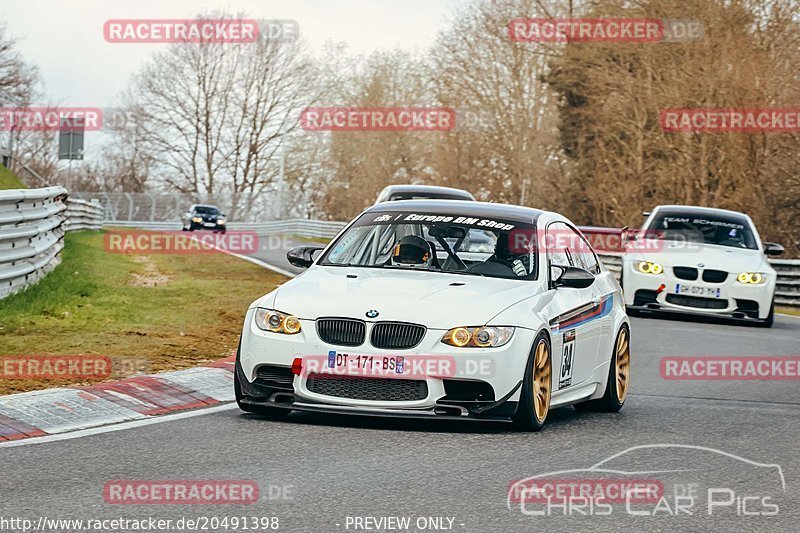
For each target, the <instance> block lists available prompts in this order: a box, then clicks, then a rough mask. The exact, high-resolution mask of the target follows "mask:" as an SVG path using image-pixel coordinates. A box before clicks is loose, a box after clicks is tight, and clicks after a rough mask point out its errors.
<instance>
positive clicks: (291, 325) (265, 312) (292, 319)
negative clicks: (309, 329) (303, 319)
mask: <svg viewBox="0 0 800 533" xmlns="http://www.w3.org/2000/svg"><path fill="white" fill-rule="evenodd" d="M254 320H255V322H256V326H257V327H258V329H261V330H264V331H271V332H272V333H284V334H286V335H295V334H297V333H300V329H301V327H300V321H299V320H298V319H297V317H296V316H292V315H290V314H287V313H284V312H281V311H276V310H274V309H264V308H263V307H259V308H258V309H256V314H255V318H254Z"/></svg>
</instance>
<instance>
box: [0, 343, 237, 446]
mask: <svg viewBox="0 0 800 533" xmlns="http://www.w3.org/2000/svg"><path fill="white" fill-rule="evenodd" d="M233 365H234V356H231V357H228V358H226V359H221V360H219V361H217V362H215V363H212V364H210V365H208V366H201V367H195V368H190V369H187V370H176V371H173V372H163V373H160V374H151V375H146V376H137V377H133V378H128V379H123V380H119V381H106V382H103V383H96V384H93V385H88V386H85V387H75V388H59V389H45V390H38V391H32V392H23V393H19V394H11V395H8V396H0V441H12V440H19V439H25V438H28V437H44V436H47V435H56V434H59V433H66V432H70V431H77V430H82V429H88V428H94V427H98V426H105V425H108V424H117V423H120V422H127V421H131V420H141V419H147V418H152V417H156V416H158V415H163V414H166V413H173V412H176V411H185V410H188V409H196V408H199V407H209V406H213V405H218V404H221V403H226V402H232V401H233V400H234V396H233Z"/></svg>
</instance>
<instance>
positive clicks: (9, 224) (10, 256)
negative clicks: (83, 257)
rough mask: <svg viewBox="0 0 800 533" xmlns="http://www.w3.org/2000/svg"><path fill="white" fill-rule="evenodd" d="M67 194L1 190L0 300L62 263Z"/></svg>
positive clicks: (55, 189) (58, 189)
mask: <svg viewBox="0 0 800 533" xmlns="http://www.w3.org/2000/svg"><path fill="white" fill-rule="evenodd" d="M66 196H67V191H66V189H64V188H63V187H45V188H43V189H12V190H7V191H0V299H2V298H5V297H6V296H8V295H10V294H12V293H14V292H17V291H19V290H22V289H24V288H25V287H28V286H30V285H33V284H34V283H36V282H37V281H39V280H40V279H41V278H42V277H44V276H45V274H47V273H48V272H50V271H51V270H53V269H54V268H55V267H56V266H58V264H59V263H60V262H61V255H60V252H61V250H62V248H64V243H63V238H64V231H65V230H64V221H65V218H66V213H65V211H66V209H67V206H66V204H65V202H64V200H65V199H66Z"/></svg>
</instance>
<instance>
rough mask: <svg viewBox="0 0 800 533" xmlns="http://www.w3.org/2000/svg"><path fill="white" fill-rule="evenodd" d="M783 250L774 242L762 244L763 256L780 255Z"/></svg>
mask: <svg viewBox="0 0 800 533" xmlns="http://www.w3.org/2000/svg"><path fill="white" fill-rule="evenodd" d="M784 251H785V250H784V249H783V246H781V245H780V244H778V243H774V242H765V243H764V254H765V255H781V254H783V252H784Z"/></svg>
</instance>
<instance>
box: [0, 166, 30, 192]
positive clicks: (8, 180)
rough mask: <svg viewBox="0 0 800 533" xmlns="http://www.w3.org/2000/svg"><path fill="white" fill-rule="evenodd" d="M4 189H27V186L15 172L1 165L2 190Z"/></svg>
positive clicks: (0, 188) (0, 187) (0, 179)
mask: <svg viewBox="0 0 800 533" xmlns="http://www.w3.org/2000/svg"><path fill="white" fill-rule="evenodd" d="M4 189H27V187H26V186H25V185H23V184H22V182H21V181H19V178H18V177H17V176H16V175H15V174H14V173H13V172H11V171H10V170H8V169H7V168H6V167H4V166H3V165H0V190H4Z"/></svg>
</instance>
